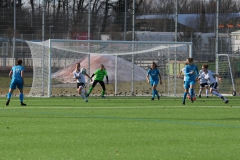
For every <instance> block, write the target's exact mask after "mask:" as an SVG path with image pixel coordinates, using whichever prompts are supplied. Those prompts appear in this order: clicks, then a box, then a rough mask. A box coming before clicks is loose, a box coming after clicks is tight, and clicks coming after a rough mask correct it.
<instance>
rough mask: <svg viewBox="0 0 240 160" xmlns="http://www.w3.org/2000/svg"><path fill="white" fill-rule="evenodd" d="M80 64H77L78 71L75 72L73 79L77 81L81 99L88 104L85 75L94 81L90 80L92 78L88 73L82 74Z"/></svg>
mask: <svg viewBox="0 0 240 160" xmlns="http://www.w3.org/2000/svg"><path fill="white" fill-rule="evenodd" d="M80 67H81V65H80V63H77V64H76V70H75V71H74V72H73V78H74V80H76V81H77V90H78V94H79V95H81V97H82V98H83V99H84V100H85V102H88V99H87V97H86V94H87V93H86V91H85V89H84V87H85V83H86V80H85V75H86V76H87V77H88V78H89V79H90V80H91V81H92V79H91V78H90V76H89V75H88V74H87V73H82V71H81V70H80Z"/></svg>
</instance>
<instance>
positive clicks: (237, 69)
mask: <svg viewBox="0 0 240 160" xmlns="http://www.w3.org/2000/svg"><path fill="white" fill-rule="evenodd" d="M217 58H218V64H217V68H216V72H217V73H218V74H219V75H220V77H222V78H223V80H222V81H221V82H219V90H220V92H221V93H224V94H228V95H230V94H232V95H233V96H235V95H236V94H237V92H238V93H239V92H240V90H239V87H238V86H239V79H240V55H238V54H218V55H217ZM235 84H237V85H235Z"/></svg>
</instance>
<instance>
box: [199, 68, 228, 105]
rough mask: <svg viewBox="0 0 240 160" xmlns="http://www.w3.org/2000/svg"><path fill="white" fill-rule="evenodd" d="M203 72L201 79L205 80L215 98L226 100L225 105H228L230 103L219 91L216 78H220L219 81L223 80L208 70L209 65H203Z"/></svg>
mask: <svg viewBox="0 0 240 160" xmlns="http://www.w3.org/2000/svg"><path fill="white" fill-rule="evenodd" d="M202 70H203V72H202V73H201V74H200V75H199V79H201V78H204V79H206V81H207V82H208V84H209V85H210V93H212V94H214V95H215V96H218V97H220V98H221V99H222V100H224V102H225V103H228V102H229V101H228V100H227V99H226V98H225V97H223V96H222V95H221V94H220V93H219V92H218V90H217V86H218V83H217V81H216V79H215V78H214V77H218V80H219V81H221V80H222V78H220V77H219V75H218V74H216V73H213V72H212V71H210V70H208V65H207V64H203V65H202Z"/></svg>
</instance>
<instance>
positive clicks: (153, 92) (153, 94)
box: [152, 90, 155, 98]
mask: <svg viewBox="0 0 240 160" xmlns="http://www.w3.org/2000/svg"><path fill="white" fill-rule="evenodd" d="M154 97H155V91H154V90H152V98H154Z"/></svg>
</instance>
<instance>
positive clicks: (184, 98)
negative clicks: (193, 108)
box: [183, 92, 187, 102]
mask: <svg viewBox="0 0 240 160" xmlns="http://www.w3.org/2000/svg"><path fill="white" fill-rule="evenodd" d="M186 97H187V92H184V93H183V102H185V100H186Z"/></svg>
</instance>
